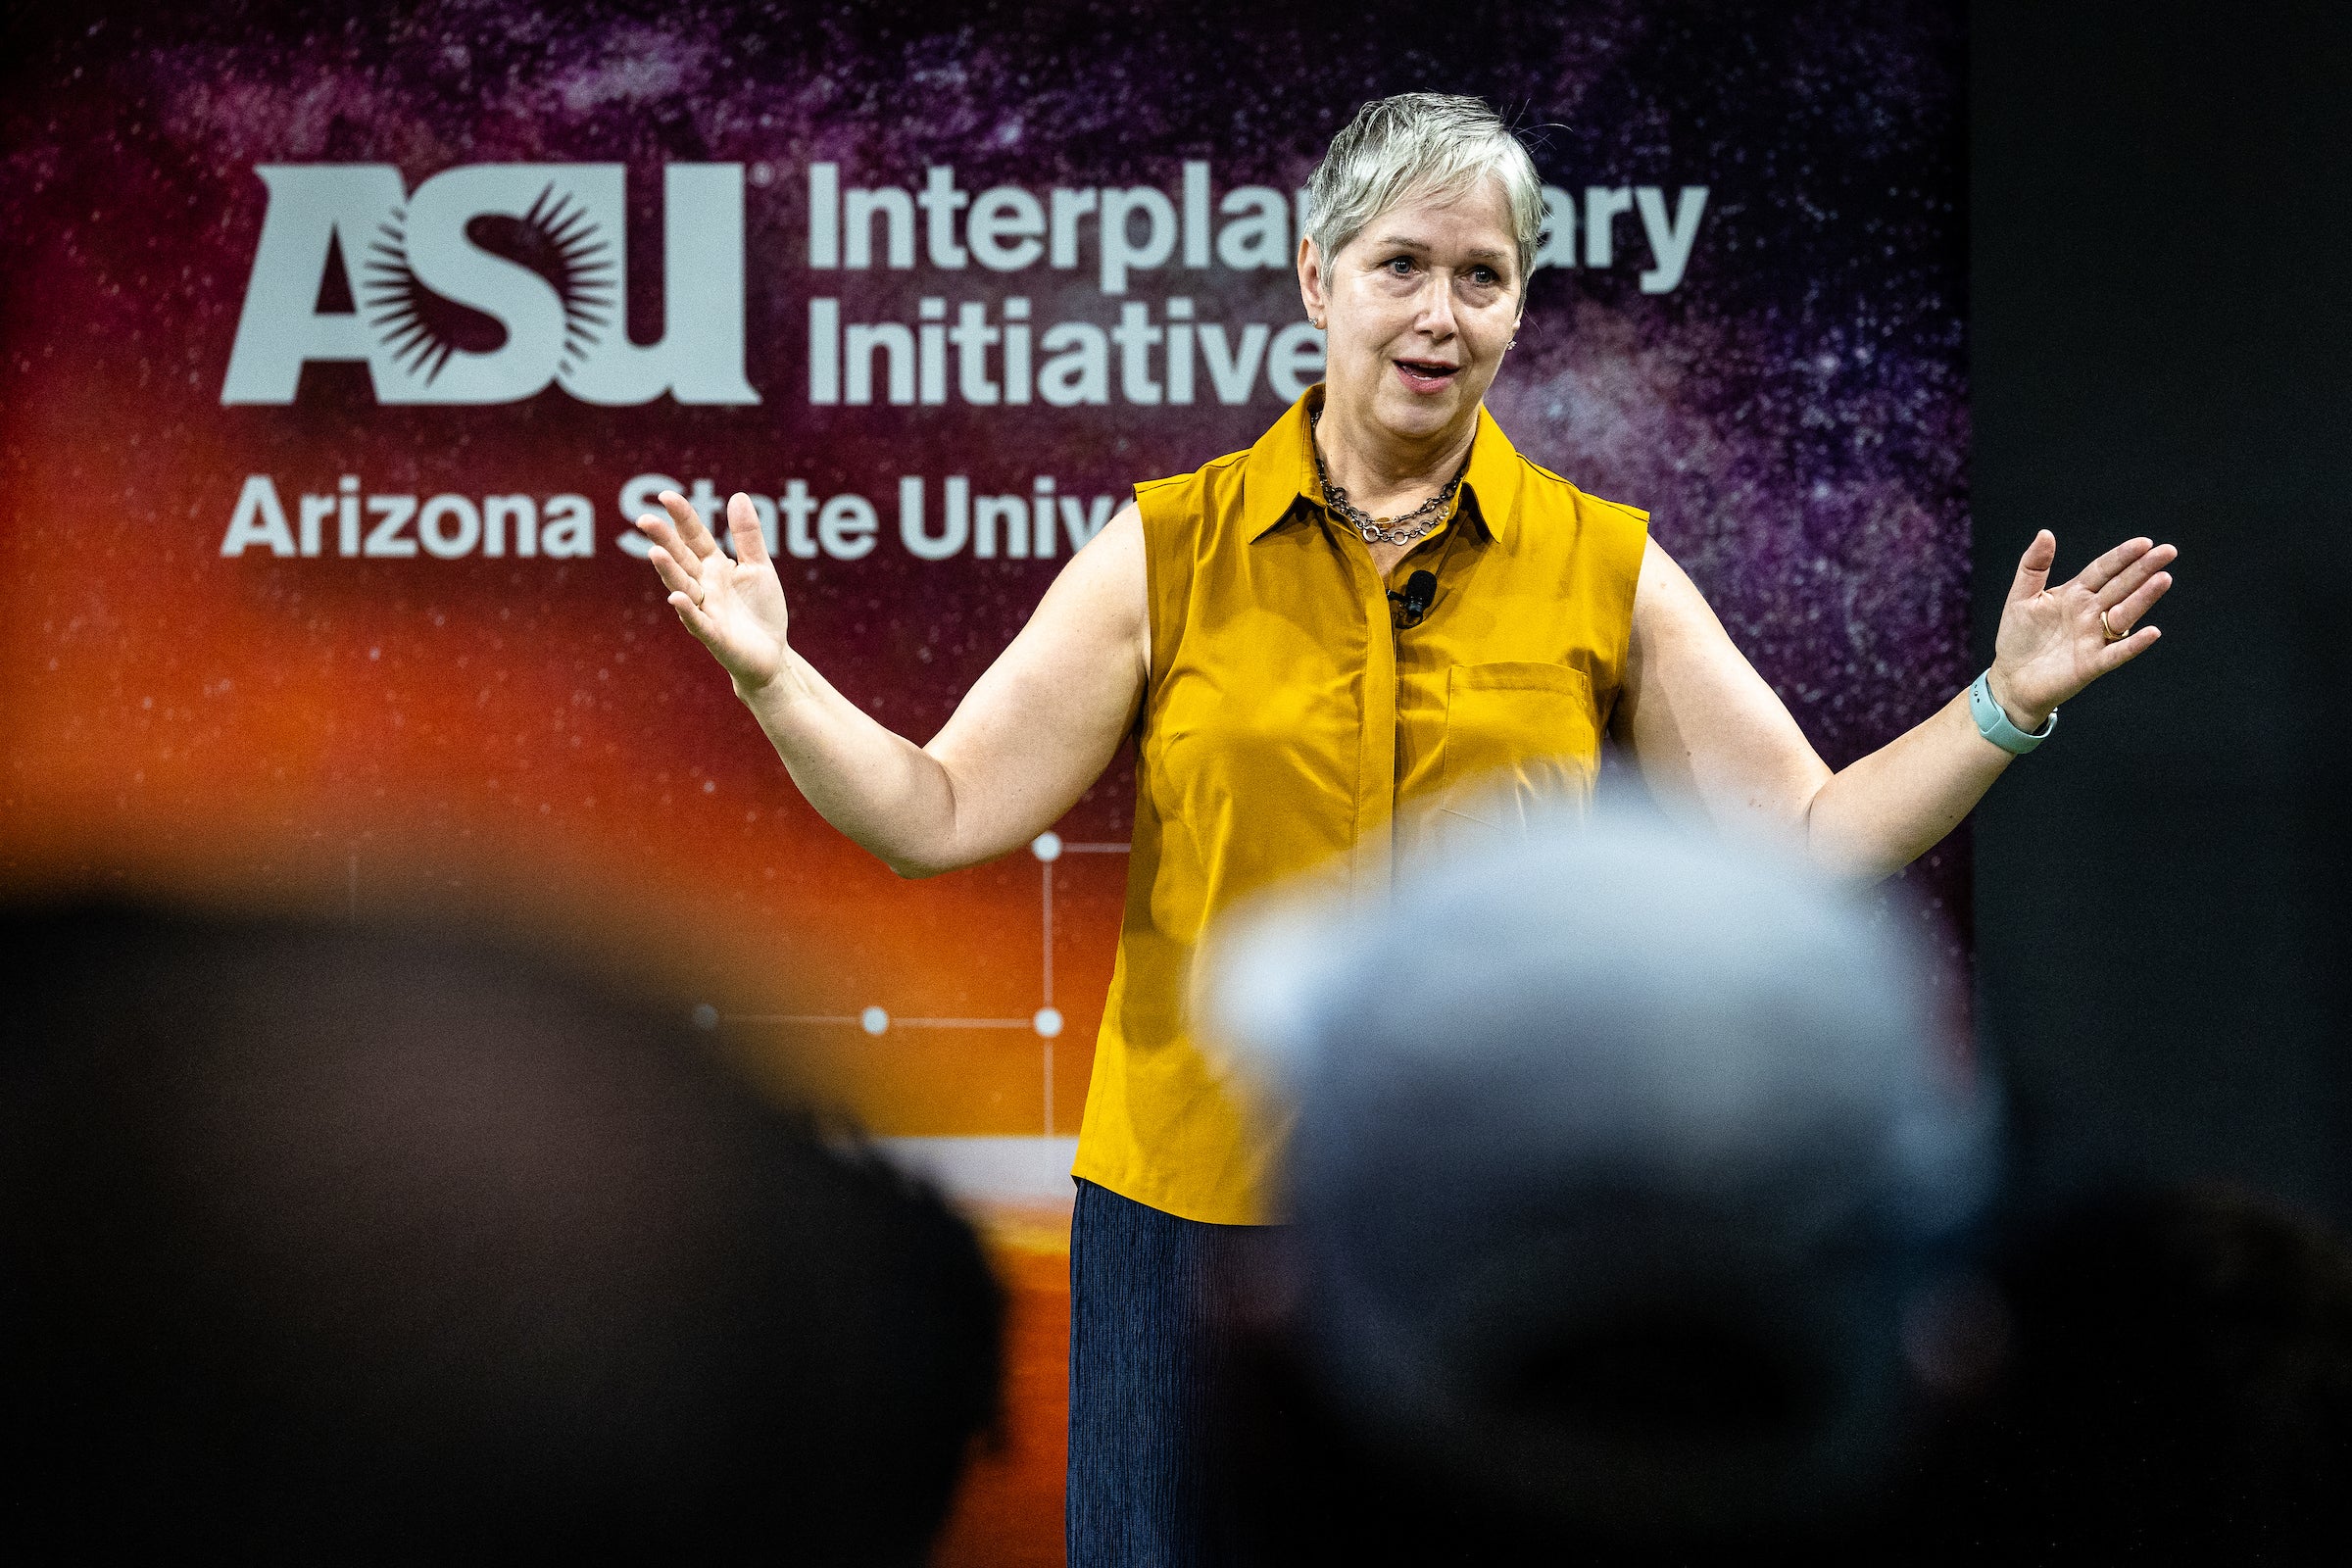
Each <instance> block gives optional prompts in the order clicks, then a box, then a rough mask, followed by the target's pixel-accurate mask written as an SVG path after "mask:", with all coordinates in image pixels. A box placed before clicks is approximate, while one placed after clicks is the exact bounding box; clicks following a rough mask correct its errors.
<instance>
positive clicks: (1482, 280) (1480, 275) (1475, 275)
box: [1470, 267, 1502, 288]
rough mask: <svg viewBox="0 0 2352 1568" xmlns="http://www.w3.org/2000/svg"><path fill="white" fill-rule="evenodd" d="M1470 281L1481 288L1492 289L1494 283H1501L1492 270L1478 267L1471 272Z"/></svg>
mask: <svg viewBox="0 0 2352 1568" xmlns="http://www.w3.org/2000/svg"><path fill="white" fill-rule="evenodd" d="M1470 281H1471V282H1473V283H1476V284H1478V285H1479V286H1480V287H1482V288H1492V287H1494V286H1495V284H1496V283H1499V282H1501V281H1502V279H1501V278H1500V277H1499V276H1498V275H1496V273H1495V270H1494V269H1493V268H1491V267H1480V268H1475V269H1473V270H1471V273H1470Z"/></svg>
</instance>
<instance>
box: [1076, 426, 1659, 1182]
mask: <svg viewBox="0 0 2352 1568" xmlns="http://www.w3.org/2000/svg"><path fill="white" fill-rule="evenodd" d="M1322 395H1323V389H1322V388H1321V387H1320V386H1316V387H1311V388H1309V389H1308V390H1307V393H1306V395H1305V396H1304V397H1302V398H1300V399H1299V401H1298V402H1297V403H1295V404H1293V405H1292V407H1291V410H1290V412H1289V413H1288V414H1286V415H1284V416H1283V417H1282V418H1281V419H1280V420H1279V421H1278V422H1276V424H1275V425H1274V427H1273V428H1272V429H1271V430H1268V431H1267V432H1266V434H1265V435H1264V436H1263V437H1262V438H1260V440H1259V441H1258V443H1257V444H1256V445H1255V446H1253V447H1251V448H1250V450H1249V451H1248V452H1241V453H1235V454H1233V455H1232V456H1230V457H1225V458H1220V459H1218V460H1217V461H1216V462H1214V463H1211V464H1209V465H1208V466H1206V467H1204V468H1202V469H1201V470H1200V471H1199V472H1197V473H1191V474H1186V475H1184V476H1182V477H1179V478H1173V479H1160V480H1154V481H1152V482H1149V483H1145V484H1139V485H1137V486H1136V500H1137V504H1138V507H1139V509H1140V510H1141V512H1142V514H1143V525H1144V538H1145V544H1146V552H1147V557H1148V562H1149V564H1148V568H1147V569H1148V572H1149V576H1150V583H1151V589H1150V592H1151V616H1152V622H1151V625H1152V668H1151V673H1150V676H1149V684H1148V686H1147V688H1146V690H1145V694H1144V702H1143V709H1142V713H1141V715H1140V718H1139V720H1138V724H1139V732H1140V733H1139V745H1138V750H1137V759H1136V790H1135V835H1134V852H1133V858H1132V860H1131V862H1130V864H1129V867H1128V878H1127V904H1126V911H1125V915H1124V917H1123V919H1122V921H1121V925H1120V930H1119V950H1118V957H1117V960H1116V963H1115V965H1114V967H1113V969H1112V972H1111V980H1110V994H1109V997H1108V999H1107V1000H1106V1002H1105V1004H1104V1005H1103V1029H1102V1033H1101V1035H1100V1036H1099V1037H1098V1039H1097V1042H1096V1046H1095V1067H1094V1077H1093V1081H1092V1083H1091V1084H1090V1086H1089V1087H1088V1090H1087V1097H1086V1115H1085V1119H1084V1120H1083V1121H1082V1122H1081V1124H1080V1127H1079V1134H1078V1158H1077V1163H1076V1166H1075V1174H1076V1175H1078V1176H1082V1177H1084V1178H1085V1179H1086V1180H1088V1181H1091V1182H1095V1183H1098V1184H1099V1185H1101V1186H1103V1187H1107V1188H1109V1189H1110V1190H1111V1191H1113V1192H1116V1193H1120V1194H1123V1195H1124V1196H1126V1197H1128V1198H1132V1199H1134V1200H1136V1201H1138V1202H1142V1203H1148V1204H1150V1205H1151V1206H1152V1207H1154V1208H1158V1209H1162V1210H1164V1211H1166V1212H1168V1213H1171V1214H1178V1215H1182V1216H1183V1217H1185V1218H1187V1219H1197V1220H1208V1221H1213V1222H1217V1223H1222V1224H1256V1223H1262V1222H1264V1221H1265V1220H1266V1219H1268V1218H1269V1217H1270V1216H1269V1214H1268V1213H1267V1211H1266V1199H1267V1194H1266V1182H1267V1177H1268V1174H1269V1168H1270V1163H1271V1160H1272V1158H1273V1156H1274V1154H1275V1152H1276V1151H1277V1144H1278V1138H1277V1136H1276V1134H1275V1130H1274V1129H1272V1128H1269V1127H1267V1126H1265V1125H1263V1124H1262V1123H1261V1122H1260V1120H1259V1119H1258V1118H1256V1117H1253V1116H1252V1115H1250V1113H1249V1111H1248V1110H1247V1108H1246V1107H1245V1106H1244V1105H1242V1104H1241V1103H1239V1102H1238V1100H1237V1098H1236V1097H1235V1095H1234V1094H1233V1093H1232V1091H1231V1090H1230V1089H1229V1088H1228V1086H1227V1085H1226V1084H1225V1082H1224V1081H1223V1080H1222V1077H1221V1075H1220V1074H1219V1073H1218V1072H1217V1070H1216V1069H1215V1068H1214V1067H1213V1066H1212V1065H1211V1064H1210V1062H1209V1061H1208V1059H1207V1058H1206V1057H1205V1056H1204V1055H1203V1054H1202V1053H1201V1051H1200V1050H1199V1049H1198V1047H1197V1046H1196V1045H1195V1043H1194V1041H1193V1039H1192V1038H1191V1036H1190V1034H1189V1033H1188V1029H1187V1025H1186V1020H1185V1016H1184V1011H1185V1003H1186V998H1187V991H1188V987H1189V986H1190V983H1191V973H1190V970H1191V963H1192V956H1193V953H1194V950H1195V948H1196V947H1197V945H1198V944H1199V942H1200V940H1201V934H1202V932H1203V931H1204V930H1205V929H1206V928H1207V927H1208V925H1209V924H1210V922H1211V921H1213V920H1214V919H1215V917H1216V916H1217V915H1218V914H1219V913H1220V912H1221V911H1223V910H1224V909H1226V908H1227V907H1231V906H1232V905H1233V904H1234V903H1235V902H1236V901H1238V900H1241V899H1245V898H1247V897H1249V896H1250V894H1253V893H1256V892H1257V891H1259V890H1260V889H1263V888H1266V887H1269V886H1271V885H1273V884H1275V883H1277V882H1284V881H1289V880H1291V879H1293V878H1296V877H1299V876H1302V875H1309V874H1315V875H1320V876H1322V877H1324V878H1328V879H1333V880H1334V881H1336V882H1338V883H1340V884H1343V885H1344V886H1345V887H1346V888H1347V889H1348V891H1349V893H1350V894H1351V895H1353V896H1360V897H1368V898H1377V897H1382V896H1385V895H1386V893H1387V891H1388V889H1389V887H1390V885H1391V883H1392V881H1393V879H1394V877H1395V875H1396V867H1397V864H1398V863H1399V862H1400V861H1401V862H1404V863H1407V864H1409V863H1410V862H1411V861H1412V860H1413V859H1414V858H1416V857H1417V856H1419V855H1422V854H1425V853H1429V852H1431V851H1433V850H1442V849H1443V848H1445V847H1446V845H1447V844H1449V843H1453V842H1457V841H1462V840H1467V839H1471V838H1475V837H1477V836H1480V835H1483V834H1492V833H1495V832H1497V831H1501V830H1504V829H1505V828H1507V827H1509V826H1510V825H1512V823H1511V820H1510V819H1512V818H1515V817H1516V816H1517V815H1518V814H1519V813H1521V812H1523V811H1524V810H1525V809H1527V808H1528V807H1529V806H1530V805H1532V804H1534V803H1535V802H1537V801H1539V800H1544V799H1557V798H1559V797H1561V796H1563V795H1565V796H1568V797H1570V798H1582V797H1586V796H1589V795H1590V793H1591V790H1592V786H1593V776H1594V774H1595V772H1596V771H1597V769H1598V766H1599V760H1600V739H1601V734H1602V732H1603V731H1604V730H1605V729H1606V727H1607V724H1608V719H1609V714H1610V712H1611V711H1612V710H1613V709H1614V708H1615V706H1616V701H1617V692H1618V688H1619V685H1620V683H1621V681H1622V679H1623V676H1624V670H1625V659H1626V645H1627V640H1628V638H1629V636H1630V633H1631V629H1632V623H1633V608H1634V584H1635V581H1636V579H1637V577H1638V576H1639V574H1640V572H1641V569H1642V550H1643V548H1644V546H1645V544H1646V541H1647V532H1648V521H1649V518H1648V515H1647V514H1646V513H1642V512H1638V511H1635V510H1634V509H1633V508H1630V507H1622V506H1618V505H1617V504H1615V503H1614V502H1608V501H1601V500H1598V499H1595V498H1594V497H1592V496H1588V495H1586V494H1585V493H1584V492H1582V491H1580V490H1578V489H1577V488H1576V486H1574V485H1572V484H1570V483H1569V482H1568V481H1567V480H1565V479H1563V478H1561V477H1560V476H1559V475H1558V474H1555V473H1552V472H1550V471H1549V470H1548V469H1545V468H1543V467H1539V466H1537V465H1535V464H1533V463H1530V462H1528V461H1527V460H1526V459H1525V458H1522V457H1521V456H1519V454H1518V452H1517V451H1516V450H1515V449H1513V447H1512V446H1511V443H1510V442H1509V440H1508V439H1506V438H1505V437H1504V435H1503V433H1502V431H1501V429H1500V428H1499V427H1498V426H1497V425H1496V424H1495V420H1494V418H1493V417H1492V416H1490V415H1489V414H1488V413H1487V412H1486V411H1485V410H1484V409H1481V410H1480V411H1479V416H1478V434H1477V436H1476V437H1475V438H1474V440H1473V442H1472V445H1471V449H1470V466H1469V469H1468V472H1467V474H1466V475H1465V477H1464V479H1463V483H1462V488H1461V491H1460V495H1459V499H1458V500H1457V501H1456V503H1455V506H1454V511H1453V514H1452V515H1451V516H1450V517H1449V518H1448V519H1447V520H1446V524H1445V525H1444V526H1443V527H1441V528H1440V529H1438V530H1437V531H1436V532H1435V533H1433V534H1431V535H1430V536H1429V537H1428V538H1427V539H1425V540H1423V541H1421V542H1420V543H1419V544H1417V545H1416V546H1415V547H1414V548H1413V549H1412V550H1411V551H1410V552H1409V553H1407V554H1406V555H1405V557H1404V558H1403V559H1402V560H1401V561H1399V562H1398V563H1397V565H1396V567H1395V568H1394V569H1393V570H1392V571H1391V572H1390V573H1389V575H1388V577H1387V579H1386V580H1383V579H1382V578H1381V576H1380V575H1379V574H1378V573H1377V572H1375V571H1374V569H1373V566H1372V559H1371V555H1370V552H1369V551H1368V550H1367V548H1366V547H1365V546H1364V544H1363V542H1362V541H1361V540H1360V539H1358V538H1357V537H1356V535H1355V533H1354V531H1353V530H1352V529H1350V528H1348V526H1347V525H1346V524H1344V523H1340V522H1336V521H1335V520H1333V519H1332V517H1331V516H1330V515H1329V514H1328V513H1327V512H1326V511H1325V510H1324V508H1323V505H1322V492H1321V489H1320V486H1319V485H1318V484H1317V482H1316V479H1315V465H1314V452H1313V448H1312V446H1311V444H1310V442H1311V436H1310V433H1309V432H1310V426H1309V423H1308V412H1309V410H1310V409H1311V408H1313V407H1316V406H1318V405H1319V403H1320V401H1321V399H1322ZM1421 570H1429V571H1433V572H1435V573H1436V574H1437V578H1438V592H1437V598H1436V601H1435V603H1434V604H1433V605H1432V607H1431V609H1430V611H1429V613H1428V616H1427V618H1426V619H1424V620H1423V621H1422V622H1421V624H1420V625H1418V626H1415V627H1412V628H1409V629H1405V630H1396V629H1393V628H1392V625H1391V613H1390V606H1389V599H1388V593H1389V590H1390V589H1391V588H1396V587H1401V586H1402V584H1403V583H1404V581H1405V579H1406V578H1407V577H1409V576H1410V575H1411V574H1412V573H1413V572H1415V571H1421Z"/></svg>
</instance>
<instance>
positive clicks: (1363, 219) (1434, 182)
mask: <svg viewBox="0 0 2352 1568" xmlns="http://www.w3.org/2000/svg"><path fill="white" fill-rule="evenodd" d="M1490 175H1491V176H1493V177H1494V178H1495V179H1497V180H1499V181H1501V183H1502V196H1503V203H1504V205H1505V206H1506V207H1508V208H1509V209H1510V216H1511V231H1512V237H1513V238H1514V239H1515V240H1516V241H1517V242H1518V246H1519V278H1518V282H1519V286H1520V287H1521V288H1522V289H1524V288H1525V287H1526V286H1527V278H1528V274H1529V273H1531V272H1533V271H1534V270H1536V246H1537V243H1538V241H1539V240H1541V239H1542V237H1543V233H1544V181H1543V179H1542V177H1541V176H1539V175H1538V174H1537V173H1536V161H1535V160H1534V159H1532V158H1530V157H1529V156H1528V155H1527V148H1526V147H1525V146H1524V145H1522V144H1521V142H1520V140H1519V138H1518V136H1517V135H1515V134H1514V133H1513V132H1512V130H1511V127H1510V126H1509V125H1508V124H1506V123H1504V122H1503V118H1502V117H1501V116H1500V115H1498V114H1496V113H1495V111H1494V110H1493V109H1492V108H1490V107H1489V106H1488V104H1487V102H1486V100H1485V99H1483V98H1466V97H1461V96H1459V95H1456V94H1452V93H1442V92H1400V93H1398V94H1397V96H1396V97H1394V98H1379V99H1375V100H1374V101H1372V102H1371V103H1368V104H1366V105H1364V107H1363V108H1361V109H1359V110H1357V111H1356V112H1355V118H1354V119H1353V120H1351V121H1349V122H1348V126H1347V128H1346V129H1345V130H1342V131H1341V132H1340V133H1339V134H1338V135H1337V136H1334V137H1332V138H1331V147H1330V150H1328V151H1327V152H1325V153H1324V155H1323V162H1322V163H1320V164H1318V165H1316V166H1315V172H1314V174H1313V176H1312V177H1311V178H1309V179H1308V180H1307V182H1306V202H1307V225H1306V230H1307V237H1308V238H1310V239H1312V240H1313V241H1314V242H1315V248H1316V249H1317V250H1319V251H1321V252H1322V253H1323V256H1324V258H1325V260H1326V261H1328V260H1329V259H1330V258H1331V257H1334V256H1337V255H1338V254H1339V253H1340V252H1341V250H1342V249H1344V248H1345V247H1346V246H1347V244H1348V241H1350V240H1352V239H1354V238H1355V236H1356V235H1358V234H1360V233H1362V232H1363V230H1364V225H1366V224H1367V223H1369V222H1371V221H1372V220H1374V219H1375V218H1378V217H1379V216H1380V215H1381V214H1382V213H1385V212H1387V211H1388V210H1389V209H1390V208H1392V207H1394V206H1396V205H1397V203H1398V202H1400V201H1402V200H1404V199H1405V198H1406V197H1408V196H1418V195H1423V194H1427V193H1441V194H1445V195H1448V196H1452V195H1459V194H1461V193H1462V192H1465V191H1468V190H1470V189H1472V188H1473V187H1475V186H1476V185H1477V184H1478V182H1479V181H1480V180H1482V179H1485V178H1487V177H1489V176H1490Z"/></svg>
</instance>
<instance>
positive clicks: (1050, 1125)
mask: <svg viewBox="0 0 2352 1568" xmlns="http://www.w3.org/2000/svg"><path fill="white" fill-rule="evenodd" d="M705 787H706V788H710V787H711V785H709V784H708V783H706V785H705ZM1029 853H1030V854H1031V855H1033V856H1035V857H1036V858H1037V862H1038V864H1037V869H1038V895H1039V896H1038V925H1039V933H1038V934H1039V941H1038V955H1039V970H1038V980H1039V989H1040V992H1041V995H1040V997H1039V1005H1038V1008H1037V1010H1036V1011H1035V1012H1033V1013H1031V1014H1030V1015H1029V1016H1028V1017H1026V1018H899V1017H893V1016H892V1015H891V1012H890V1010H889V1009H888V1008H886V1007H884V1006H882V1005H880V1004H875V1005H869V1006H868V1007H866V1008H865V1009H864V1010H863V1011H861V1012H854V1013H820V1012H737V1013H725V1014H721V1013H720V1012H719V1011H718V1010H717V1009H716V1008H715V1007H713V1006H711V1005H710V1004H709V1003H705V1004H703V1005H701V1006H699V1007H697V1008H695V1009H694V1021H695V1023H696V1025H697V1026H698V1027H700V1028H704V1029H711V1028H716V1027H717V1026H718V1025H719V1024H722V1023H727V1024H798V1025H819V1024H830V1025H837V1026H842V1027H856V1028H858V1029H862V1030H864V1031H865V1032H866V1033H867V1034H868V1035H871V1036H874V1037H876V1038H879V1037H881V1036H883V1035H886V1034H888V1033H890V1032H891V1031H892V1030H893V1029H1027V1030H1029V1031H1030V1032H1031V1033H1033V1034H1035V1035H1036V1036H1037V1038H1038V1042H1039V1045H1040V1048H1041V1049H1040V1055H1041V1058H1042V1059H1041V1061H1040V1063H1039V1065H1040V1067H1041V1069H1042V1071H1043V1073H1044V1079H1045V1128H1046V1136H1047V1137H1048V1138H1052V1137H1054V1041H1055V1040H1056V1039H1058V1038H1059V1037H1060V1035H1061V1031H1062V1030H1063V1028H1064V1027H1066V1026H1067V1024H1068V1020H1067V1019H1065V1018H1064V1017H1062V1015H1061V1009H1060V1008H1059V1007H1056V1006H1055V1005H1054V861H1056V860H1058V859H1060V858H1062V857H1063V856H1065V855H1125V854H1127V853H1128V846H1127V845H1124V844H1073V843H1070V842H1069V841H1067V840H1065V839H1064V838H1063V837H1062V836H1061V835H1060V834H1058V833H1055V832H1054V831H1052V830H1051V829H1049V830H1048V831H1046V832H1043V833H1040V834H1039V835H1038V836H1037V837H1036V838H1033V839H1031V840H1030V841H1029ZM706 1019H708V1021H706Z"/></svg>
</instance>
